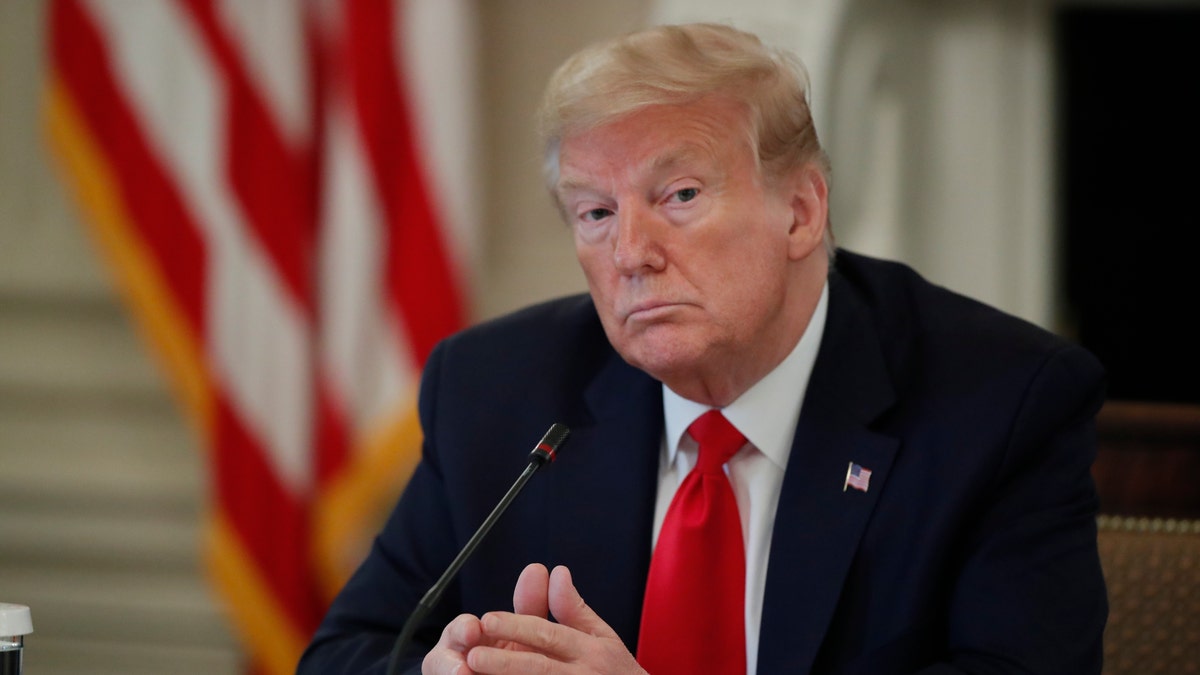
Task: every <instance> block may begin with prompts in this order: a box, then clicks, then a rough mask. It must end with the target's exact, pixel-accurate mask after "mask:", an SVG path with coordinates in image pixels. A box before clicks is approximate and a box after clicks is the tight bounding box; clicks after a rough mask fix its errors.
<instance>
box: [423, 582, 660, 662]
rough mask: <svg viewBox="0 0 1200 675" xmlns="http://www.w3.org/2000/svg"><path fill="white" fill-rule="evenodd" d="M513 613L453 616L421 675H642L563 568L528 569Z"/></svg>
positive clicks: (515, 600)
mask: <svg viewBox="0 0 1200 675" xmlns="http://www.w3.org/2000/svg"><path fill="white" fill-rule="evenodd" d="M513 610H514V611H512V612H489V613H487V614H484V615H483V616H482V617H476V616H473V615H471V614H460V615H459V616H458V617H456V618H455V619H454V620H453V621H451V622H450V623H449V624H448V625H447V626H446V628H445V629H444V630H443V631H442V637H441V639H440V640H438V643H437V645H435V646H434V648H433V650H432V651H430V652H429V654H427V655H426V656H425V661H424V662H423V663H422V664H421V672H422V673H423V674H424V675H476V674H478V675H501V674H503V673H533V674H535V675H536V674H546V675H549V674H550V673H579V674H583V673H642V674H644V673H645V671H644V670H642V669H641V668H640V667H639V666H638V664H637V662H636V661H635V660H634V658H633V655H632V654H630V653H629V650H628V649H627V648H626V647H625V644H624V643H623V642H621V638H620V637H618V636H617V633H616V631H614V630H613V629H612V628H611V627H609V625H608V624H607V623H605V622H604V620H603V619H601V618H600V617H599V616H598V615H597V614H596V613H595V612H594V611H592V609H591V607H588V605H587V603H586V602H584V601H583V598H582V597H581V596H580V595H579V591H577V590H576V589H575V584H574V583H572V581H571V572H570V570H568V569H567V568H566V567H562V566H559V567H555V568H554V571H553V572H549V571H547V570H546V566H545V565H542V564H539V563H534V564H532V565H529V566H527V567H526V568H525V569H524V570H523V571H522V572H521V576H520V577H519V578H518V579H517V585H516V588H515V590H514V591H513ZM548 616H553V617H554V619H555V621H557V623H554V622H552V621H550V620H548V618H547V617H548Z"/></svg>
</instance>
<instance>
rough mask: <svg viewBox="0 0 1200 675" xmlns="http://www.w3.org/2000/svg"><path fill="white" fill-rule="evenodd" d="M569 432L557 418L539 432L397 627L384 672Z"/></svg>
mask: <svg viewBox="0 0 1200 675" xmlns="http://www.w3.org/2000/svg"><path fill="white" fill-rule="evenodd" d="M570 433H571V430H570V429H568V428H567V427H566V425H564V424H558V423H557V422H556V423H554V424H551V425H550V429H549V430H548V431H547V432H546V435H545V436H542V440H541V441H539V442H538V444H537V446H535V447H534V448H533V451H532V452H530V453H529V466H527V467H525V471H523V472H522V473H521V475H520V477H518V478H517V481H516V482H515V483H513V485H512V487H510V488H509V489H508V492H506V493H505V494H504V497H502V498H501V499H500V503H499V504H496V508H494V509H492V512H491V514H489V515H488V517H487V519H486V520H484V521H483V524H482V525H480V526H479V529H478V530H475V534H473V535H471V539H470V540H468V541H467V544H466V546H463V549H462V550H461V551H459V552H458V556H457V557H455V558H454V560H453V561H451V562H450V566H449V567H447V568H446V571H445V572H443V573H442V576H441V577H440V578H439V579H438V580H437V583H435V584H434V585H433V587H432V588H430V589H429V591H428V592H427V593H425V596H424V597H422V598H421V601H420V602H418V603H417V606H416V608H415V609H413V612H412V614H410V615H409V616H408V621H405V622H404V628H403V629H402V630H401V631H400V635H399V637H397V638H396V643H395V644H394V645H392V654H391V656H389V657H388V667H387V675H396V674H397V673H399V672H400V671H399V668H400V658H401V656H402V655H403V654H404V650H405V649H406V648H407V647H408V643H409V642H411V641H412V637H413V633H415V632H416V631H417V626H419V625H421V622H422V621H424V620H425V617H426V616H428V615H429V612H430V611H431V610H432V609H433V608H434V606H436V605H437V603H438V600H440V599H441V597H442V593H443V592H444V591H445V590H446V587H447V586H449V585H450V581H451V580H452V579H454V575H455V574H458V570H459V568H460V567H462V566H463V563H465V562H467V558H470V557H471V554H472V553H474V552H475V549H476V548H477V547H478V546H479V542H481V541H483V538H484V537H486V536H487V534H488V532H491V530H492V526H493V525H495V524H496V521H497V520H499V519H500V516H501V515H502V514H503V513H504V511H505V509H507V508H508V505H509V504H511V503H512V500H513V499H516V497H517V494H518V493H520V492H521V489H522V488H524V487H525V483H528V482H529V479H530V477H532V476H533V474H534V473H535V472H536V471H537V470H538V469H540V468H542V466H543V465H544V464H547V463H549V462H553V461H554V458H555V457H556V456H557V455H558V448H559V446H561V445H562V444H563V441H565V440H567V436H568V435H570Z"/></svg>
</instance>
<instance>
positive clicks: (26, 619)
mask: <svg viewBox="0 0 1200 675" xmlns="http://www.w3.org/2000/svg"><path fill="white" fill-rule="evenodd" d="M32 632H33V620H32V619H31V618H30V616H29V608H28V607H26V606H25V605H10V604H8V603H5V602H0V675H21V655H22V652H23V651H24V648H25V636H26V635H29V634H30V633H32Z"/></svg>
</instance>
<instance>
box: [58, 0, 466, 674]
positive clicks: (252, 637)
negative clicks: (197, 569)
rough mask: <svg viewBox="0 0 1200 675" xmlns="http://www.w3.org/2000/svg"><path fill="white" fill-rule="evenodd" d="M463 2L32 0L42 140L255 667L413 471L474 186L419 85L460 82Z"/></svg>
mask: <svg viewBox="0 0 1200 675" xmlns="http://www.w3.org/2000/svg"><path fill="white" fill-rule="evenodd" d="M468 7H469V5H468V4H467V3H466V2H465V1H462V0H453V1H452V0H433V1H430V2H419V1H412V2H403V3H402V2H399V1H398V0H397V1H393V0H353V1H351V0H346V1H344V2H340V1H338V0H295V1H291V0H280V1H274V2H265V1H264V2H259V1H253V2H247V1H243V0H55V2H54V3H53V5H52V6H51V9H50V14H49V20H48V26H47V29H48V43H49V45H50V49H49V59H48V60H49V67H50V72H49V75H48V86H47V104H46V107H45V118H46V126H47V129H48V131H49V137H50V140H51V144H52V146H53V150H54V152H55V154H56V156H57V158H58V159H59V161H60V164H61V166H62V168H63V175H64V176H65V177H66V180H67V183H68V184H69V185H70V187H71V188H72V189H73V192H74V194H75V196H76V198H77V201H78V203H79V205H80V207H81V210H82V212H83V215H84V219H85V221H87V223H88V224H89V227H90V229H91V231H92V234H93V235H94V238H95V240H96V241H97V242H98V244H99V249H100V250H101V252H102V253H103V255H104V257H105V258H106V259H107V261H108V263H109V267H110V269H111V271H112V272H113V276H114V278H115V280H116V285H117V287H118V289H119V290H120V292H121V294H122V295H123V297H124V300H125V302H126V304H127V305H128V306H129V308H130V309H131V311H132V313H133V315H134V316H135V318H136V320H137V322H138V324H139V326H140V328H141V329H142V330H141V332H142V334H143V335H144V336H145V337H146V339H147V341H148V342H149V344H150V346H151V348H152V350H153V351H154V352H155V354H156V355H157V356H158V358H159V361H160V363H161V364H162V365H163V366H164V370H165V371H166V373H167V376H168V378H169V380H170V381H171V383H172V385H173V389H174V391H175V393H176V394H177V398H178V399H179V401H180V403H181V407H182V408H183V410H184V412H185V414H186V416H187V417H188V419H189V420H190V422H191V424H192V426H193V427H194V429H195V431H196V433H197V434H199V435H200V437H201V438H202V442H203V445H204V447H205V449H206V451H207V455H208V460H209V467H210V476H211V480H210V486H211V488H210V490H211V495H210V499H211V506H210V508H209V509H208V511H209V514H210V515H209V522H208V523H207V527H206V528H205V529H206V543H205V548H206V566H207V568H208V571H209V572H210V577H211V578H212V579H213V581H214V584H215V586H216V588H217V590H218V592H219V594H220V595H221V596H222V598H223V599H224V601H225V602H226V604H227V605H228V608H229V612H228V614H229V616H230V617H231V619H232V622H233V624H234V627H235V630H236V632H237V633H238V634H239V636H240V638H241V640H242V643H243V644H244V646H245V650H246V653H247V654H248V655H249V658H248V662H249V664H248V665H249V668H248V670H249V671H250V672H254V673H263V674H270V675H284V674H285V673H292V672H293V671H294V669H295V664H296V661H297V660H298V657H299V655H300V652H301V651H302V650H303V648H304V646H305V644H306V643H307V641H308V639H309V636H310V635H311V633H312V631H313V629H314V628H315V627H316V625H317V623H318V621H319V620H320V617H321V616H322V614H323V612H324V609H325V607H326V605H327V603H328V601H329V600H330V599H331V597H332V595H333V593H334V592H335V591H336V590H337V589H338V588H339V587H340V586H341V584H342V583H343V582H344V580H345V579H346V577H347V575H348V574H349V572H350V571H351V570H352V569H353V567H354V566H355V565H356V563H357V561H358V559H359V557H360V555H361V554H362V552H363V550H364V549H365V545H366V543H367V542H368V541H369V535H370V533H371V532H373V531H374V529H375V527H376V525H377V521H376V518H377V516H378V513H379V512H380V511H381V510H382V509H383V508H385V507H386V506H387V505H390V504H391V502H392V501H394V499H395V495H396V493H397V492H398V491H399V488H400V485H401V484H402V483H403V481H404V480H406V477H407V475H408V473H409V472H410V471H411V467H412V466H413V464H414V463H415V461H416V458H417V456H418V452H419V445H420V440H421V439H420V429H419V425H418V423H417V420H416V409H415V391H416V384H417V381H418V379H419V373H420V368H421V366H422V365H423V363H424V361H425V359H426V357H427V356H428V354H429V352H430V350H431V349H432V348H433V345H434V343H435V342H436V341H437V340H438V339H440V338H441V337H443V336H445V335H446V334H447V333H449V332H451V331H453V330H455V329H457V328H459V327H461V326H462V325H463V324H464V314H465V304H466V303H465V298H464V291H463V287H464V280H463V276H464V275H463V270H464V269H466V267H467V264H468V260H469V255H467V254H466V253H465V245H466V244H467V243H468V242H469V241H470V239H471V238H470V236H469V232H467V231H466V230H465V225H466V224H465V223H464V222H463V221H464V220H468V218H466V217H465V216H467V215H469V214H464V213H462V212H461V211H460V212H455V211H454V209H455V208H458V207H461V206H462V204H463V203H464V201H465V200H468V199H470V195H473V194H474V193H475V192H476V191H475V190H474V189H473V188H472V185H471V180H470V176H469V175H464V174H469V171H466V172H464V171H463V170H462V167H461V166H460V167H457V173H456V167H454V166H453V165H452V164H446V163H439V161H437V160H438V155H437V154H436V153H434V152H432V151H431V148H430V146H431V145H436V144H437V139H438V138H439V137H442V138H446V137H449V138H452V139H454V140H456V141H457V143H458V144H459V145H460V146H461V147H459V148H458V149H457V151H456V152H454V153H453V154H455V155H458V156H460V157H461V160H460V161H463V162H466V161H469V152H467V151H466V150H465V148H469V147H471V142H470V140H471V139H470V137H469V133H468V131H467V130H465V129H461V128H460V129H457V130H451V132H450V133H449V134H447V133H446V129H445V128H444V125H445V124H447V123H451V124H452V123H454V122H457V121H461V120H462V117H461V115H462V111H469V110H471V109H473V106H472V105H470V101H464V100H457V101H448V102H447V105H446V106H444V107H442V108H440V109H439V110H438V111H437V112H434V113H430V111H428V110H426V109H425V106H426V104H427V103H429V101H430V99H429V97H427V96H425V93H426V91H425V90H424V89H423V87H425V86H426V85H428V84H429V83H430V82H431V81H432V82H433V83H434V84H436V85H437V86H436V89H437V92H436V94H437V96H440V97H445V96H447V95H448V94H447V92H452V91H453V90H455V89H456V88H459V89H463V90H467V89H468V88H469V84H470V77H469V73H465V72H462V70H461V69H459V68H458V67H459V66H464V65H465V64H468V63H470V60H471V59H470V57H471V45H472V43H473V40H472V39H471V38H470V35H469V23H470V22H469V14H468V13H467V12H468V11H469V10H468V9H467V8H468ZM422 12H423V13H422ZM431 12H432V13H431ZM438 12H440V14H438ZM456 21H457V22H459V23H458V24H456V23H455V22H456ZM439 22H440V24H439ZM439 26H440V28H439ZM456 31H457V32H456ZM422 40H423V42H422ZM422 46H425V47H431V48H435V49H440V50H441V51H440V53H439V54H437V55H433V54H429V53H422V51H421V48H420V47H422ZM431 68H432V70H431ZM431 72H434V73H438V74H437V75H435V76H434V78H433V79H432V80H431V79H430V74H431ZM418 93H419V95H418ZM451 95H452V94H451ZM464 96H469V95H464ZM446 111H449V113H447V112H446ZM438 125H443V127H442V128H441V129H440V130H439V128H438ZM463 166H465V164H464V165H463ZM451 176H455V177H454V178H452V179H451V178H450V177H451ZM451 182H452V183H453V187H454V190H455V192H454V194H456V195H458V197H457V199H456V201H454V202H451V201H450V200H448V199H441V198H439V195H440V194H443V192H442V190H448V189H449V187H450V185H449V184H450V183H451ZM464 195H465V196H466V197H464ZM456 224H457V225H456Z"/></svg>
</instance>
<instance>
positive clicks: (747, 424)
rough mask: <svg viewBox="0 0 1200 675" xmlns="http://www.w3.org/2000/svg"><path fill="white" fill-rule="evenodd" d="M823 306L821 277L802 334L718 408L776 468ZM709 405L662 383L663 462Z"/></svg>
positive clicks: (825, 292) (804, 385) (795, 414)
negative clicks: (764, 372)
mask: <svg viewBox="0 0 1200 675" xmlns="http://www.w3.org/2000/svg"><path fill="white" fill-rule="evenodd" d="M828 308H829V282H826V283H825V286H824V288H822V289H821V298H820V300H818V301H817V308H816V310H814V311H813V315H812V318H811V319H809V322H808V327H807V328H805V329H804V335H802V336H800V340H799V341H798V342H797V343H796V346H795V347H793V348H792V351H791V353H790V354H788V356H787V358H785V359H784V360H783V361H782V362H781V363H780V364H779V365H778V366H775V368H774V369H773V370H772V371H771V372H769V373H767V375H766V377H764V378H763V379H761V380H759V381H758V382H756V383H755V384H754V386H752V387H750V389H748V390H746V392H745V393H743V394H742V395H741V396H739V397H738V398H737V399H736V400H734V402H733V403H730V404H729V405H728V406H726V407H725V408H723V409H722V411H721V412H722V413H723V414H724V415H725V418H726V419H728V420H729V421H730V423H732V424H733V426H735V427H737V429H738V431H740V432H742V435H744V436H745V437H746V439H747V440H749V441H750V443H752V444H753V445H754V447H756V448H758V449H759V451H760V452H762V453H763V454H764V455H766V456H767V457H768V458H769V459H770V460H771V461H772V462H773V463H774V464H776V465H777V466H778V467H779V468H780V469H783V468H785V467H786V466H787V460H788V456H789V455H790V454H791V452H792V437H793V436H794V435H795V433H796V424H797V423H798V422H799V420H800V408H801V406H802V405H803V404H804V393H805V390H807V389H808V380H809V377H810V376H811V375H812V370H813V366H814V365H815V364H816V362H817V350H818V349H819V348H820V346H821V335H822V334H823V333H824V332H825V316H826V314H827V313H828ZM708 410H709V407H708V406H706V405H704V404H701V403H696V402H695V401H691V400H688V399H686V398H683V397H682V396H680V395H679V394H676V393H675V392H673V391H671V389H670V388H668V387H667V386H666V385H663V418H664V420H665V429H666V441H667V447H666V451H667V456H666V466H670V465H671V464H673V463H674V462H675V455H676V454H677V453H678V451H679V441H680V439H681V438H682V437H683V434H684V432H686V431H687V428H688V427H689V426H691V424H692V422H694V421H696V418H697V417H700V415H703V414H704V413H705V412H706V411H708Z"/></svg>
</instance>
